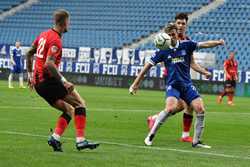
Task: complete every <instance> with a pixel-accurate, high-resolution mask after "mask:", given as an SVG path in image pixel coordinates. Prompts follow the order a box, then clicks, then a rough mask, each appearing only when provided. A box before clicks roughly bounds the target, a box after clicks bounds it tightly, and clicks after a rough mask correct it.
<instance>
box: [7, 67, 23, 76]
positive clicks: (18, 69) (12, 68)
mask: <svg viewBox="0 0 250 167" xmlns="http://www.w3.org/2000/svg"><path fill="white" fill-rule="evenodd" d="M10 71H11V73H18V74H19V73H22V72H23V68H22V67H21V66H12V67H11V68H10Z"/></svg>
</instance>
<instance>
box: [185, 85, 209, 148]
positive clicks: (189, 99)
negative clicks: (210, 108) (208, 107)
mask: <svg viewBox="0 0 250 167" xmlns="http://www.w3.org/2000/svg"><path fill="white" fill-rule="evenodd" d="M182 93H183V94H181V98H183V100H185V102H186V103H187V104H188V105H189V106H191V107H193V109H194V111H195V112H196V121H195V126H194V129H195V130H194V136H193V141H192V146H193V147H203V148H210V146H208V145H205V144H202V143H201V137H202V133H203V129H204V124H205V107H204V104H203V100H202V98H201V97H200V95H199V93H198V91H197V90H196V88H195V86H193V85H187V87H185V91H184V92H182Z"/></svg>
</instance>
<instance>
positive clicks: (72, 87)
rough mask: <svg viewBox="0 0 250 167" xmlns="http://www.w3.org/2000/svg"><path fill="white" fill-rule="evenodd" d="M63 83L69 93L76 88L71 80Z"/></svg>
mask: <svg viewBox="0 0 250 167" xmlns="http://www.w3.org/2000/svg"><path fill="white" fill-rule="evenodd" d="M63 85H64V86H65V88H66V89H67V91H68V93H71V92H72V91H73V90H74V84H72V83H71V82H68V81H65V82H64V83H63Z"/></svg>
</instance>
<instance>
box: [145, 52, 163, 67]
mask: <svg viewBox="0 0 250 167" xmlns="http://www.w3.org/2000/svg"><path fill="white" fill-rule="evenodd" d="M162 61H163V56H162V51H161V50H157V51H155V53H154V54H153V55H152V56H151V58H150V59H149V61H148V62H149V63H150V64H152V65H156V64H157V63H160V62H162Z"/></svg>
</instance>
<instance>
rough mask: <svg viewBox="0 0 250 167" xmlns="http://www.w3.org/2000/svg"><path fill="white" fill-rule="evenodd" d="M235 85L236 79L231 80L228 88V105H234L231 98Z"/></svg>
mask: <svg viewBox="0 0 250 167" xmlns="http://www.w3.org/2000/svg"><path fill="white" fill-rule="evenodd" d="M235 87H236V81H231V86H230V88H229V90H228V100H227V104H228V105H230V106H233V105H234V103H233V98H234V92H235Z"/></svg>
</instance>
